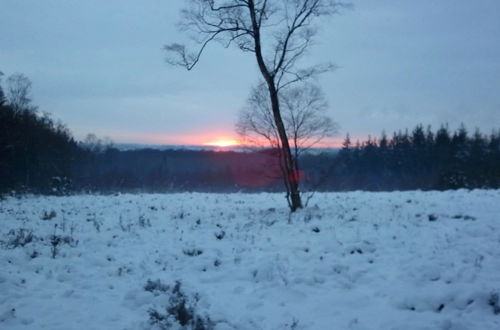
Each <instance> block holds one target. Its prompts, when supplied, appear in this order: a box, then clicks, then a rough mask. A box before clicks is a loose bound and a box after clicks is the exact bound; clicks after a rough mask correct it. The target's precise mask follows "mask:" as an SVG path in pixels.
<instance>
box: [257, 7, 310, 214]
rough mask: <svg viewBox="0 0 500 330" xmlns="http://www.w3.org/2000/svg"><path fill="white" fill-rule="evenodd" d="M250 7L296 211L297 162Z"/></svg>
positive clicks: (290, 200)
mask: <svg viewBox="0 0 500 330" xmlns="http://www.w3.org/2000/svg"><path fill="white" fill-rule="evenodd" d="M248 9H249V12H250V17H251V19H252V29H253V38H254V42H255V56H256V59H257V64H258V65H259V69H260V72H261V73H262V76H263V77H264V80H265V81H266V83H267V87H268V89H269V96H270V98H271V107H272V110H273V117H274V122H275V124H276V128H277V130H278V135H279V138H280V141H281V158H282V159H281V160H280V161H281V162H282V163H283V164H282V165H283V167H284V168H282V171H283V177H284V181H285V187H286V191H287V195H286V198H287V201H288V205H289V206H290V210H291V211H292V212H295V211H296V210H297V209H299V208H302V200H301V198H300V192H299V172H298V168H297V164H296V162H295V161H294V159H293V157H292V152H291V150H290V143H288V137H287V135H286V130H285V125H284V124H283V119H282V118H281V112H280V103H279V97H278V91H277V89H276V84H275V81H274V79H275V77H274V74H271V72H269V69H268V68H267V66H266V64H265V62H264V57H263V56H262V47H261V40H260V25H259V23H258V22H257V17H256V12H255V4H254V1H253V0H249V1H248Z"/></svg>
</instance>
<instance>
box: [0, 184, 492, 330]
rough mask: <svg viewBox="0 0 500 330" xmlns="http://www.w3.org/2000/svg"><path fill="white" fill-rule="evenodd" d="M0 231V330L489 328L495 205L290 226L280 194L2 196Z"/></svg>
mask: <svg viewBox="0 0 500 330" xmlns="http://www.w3.org/2000/svg"><path fill="white" fill-rule="evenodd" d="M289 220H291V224H288V221H289ZM0 221H1V226H0V329H9V330H14V329H36V330H42V329H47V330H58V329H60V330H70V329H106V330H114V329H120V330H121V329H129V330H136V329H198V330H201V329H217V330H228V329H244V330H245V329H249V330H250V329H251V330H255V329H332V330H336V329H383V330H390V329H402V330H403V329H404V330H407V329H442V330H451V329H454V330H463V329H474V330H475V329H482V330H484V329H492V330H493V329H495V330H498V329H500V302H499V294H500V191H492V190H490V191H486V190H476V191H465V190H462V191H452V192H403V193H399V192H398V193H365V192H353V193H327V194H317V195H316V196H315V197H314V199H313V200H312V201H311V205H310V206H309V208H307V209H306V210H303V211H300V212H298V213H297V214H294V215H293V216H292V217H290V219H289V214H288V211H287V208H286V204H285V202H284V198H283V195H280V194H255V195H246V194H230V195H223V194H197V193H192V194H189V193H186V194H169V195H117V196H90V195H86V196H73V197H26V198H22V199H14V198H8V199H6V200H3V201H0ZM181 325H182V326H181Z"/></svg>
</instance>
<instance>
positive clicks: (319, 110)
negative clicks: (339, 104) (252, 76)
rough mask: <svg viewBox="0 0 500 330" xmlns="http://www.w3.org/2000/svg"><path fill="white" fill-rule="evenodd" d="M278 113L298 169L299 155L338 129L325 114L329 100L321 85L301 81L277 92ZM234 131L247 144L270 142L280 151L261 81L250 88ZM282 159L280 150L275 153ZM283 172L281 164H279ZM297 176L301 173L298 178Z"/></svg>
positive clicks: (270, 108)
mask: <svg viewBox="0 0 500 330" xmlns="http://www.w3.org/2000/svg"><path fill="white" fill-rule="evenodd" d="M279 98H280V102H281V104H280V105H281V109H280V110H281V116H282V119H283V123H284V125H285V131H286V134H287V136H288V139H289V145H290V147H291V149H292V160H293V162H294V164H295V166H296V169H297V171H298V173H301V171H300V164H299V156H300V155H301V153H302V152H304V151H305V150H307V149H309V148H311V147H313V146H315V145H317V144H319V143H321V142H322V141H323V140H324V139H325V138H328V137H332V136H334V134H335V133H336V132H337V127H338V125H337V124H336V123H335V122H334V121H333V120H332V119H331V118H330V117H329V116H328V115H327V110H328V103H327V102H326V100H325V97H324V94H323V93H322V91H321V89H320V88H319V87H318V86H317V85H314V84H309V83H304V84H300V85H298V86H294V87H293V88H287V89H284V90H282V91H280V92H279ZM236 132H237V133H238V135H239V136H240V137H241V138H242V139H243V141H245V142H246V144H250V145H269V146H271V148H275V149H276V150H279V151H281V150H282V145H281V140H280V139H279V133H278V130H277V128H276V124H275V122H274V118H273V113H272V105H271V103H270V100H269V97H268V94H267V89H266V86H265V84H264V83H261V84H259V85H258V86H257V87H255V88H253V89H252V92H251V94H250V97H249V98H248V100H247V104H246V106H245V107H244V108H243V109H242V110H241V112H240V115H239V118H238V121H237V123H236ZM278 156H279V158H280V161H281V162H282V161H283V157H282V156H281V152H280V153H278ZM280 166H281V170H282V172H283V175H284V174H286V173H285V172H284V171H285V168H284V164H280ZM297 179H300V176H299V178H297Z"/></svg>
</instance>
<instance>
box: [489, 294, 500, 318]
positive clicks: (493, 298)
mask: <svg viewBox="0 0 500 330" xmlns="http://www.w3.org/2000/svg"><path fill="white" fill-rule="evenodd" d="M498 302H499V296H498V293H497V292H493V293H491V295H490V299H489V300H488V304H489V305H490V306H491V307H492V308H493V313H495V315H497V314H500V305H498Z"/></svg>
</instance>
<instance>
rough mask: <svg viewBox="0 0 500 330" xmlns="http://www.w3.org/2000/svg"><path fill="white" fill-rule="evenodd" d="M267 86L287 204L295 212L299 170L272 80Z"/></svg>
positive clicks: (299, 202) (297, 207) (299, 200)
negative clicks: (278, 142) (276, 134)
mask: <svg viewBox="0 0 500 330" xmlns="http://www.w3.org/2000/svg"><path fill="white" fill-rule="evenodd" d="M268 87H269V96H270V97H271V107H272V110H273V116H274V122H275V123H276V128H277V130H278V135H279V137H280V140H281V157H282V160H281V161H282V162H283V165H284V169H283V172H284V173H283V176H284V179H285V186H286V190H287V200H288V205H289V206H290V210H291V211H292V212H295V211H296V210H297V209H300V208H302V200H301V198H300V192H299V171H298V168H297V162H296V161H295V160H294V158H293V157H292V151H291V149H290V143H289V142H288V136H287V135H286V130H285V125H284V124H283V119H282V118H281V112H280V104H279V98H278V92H277V91H276V86H275V85H274V82H268Z"/></svg>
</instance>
